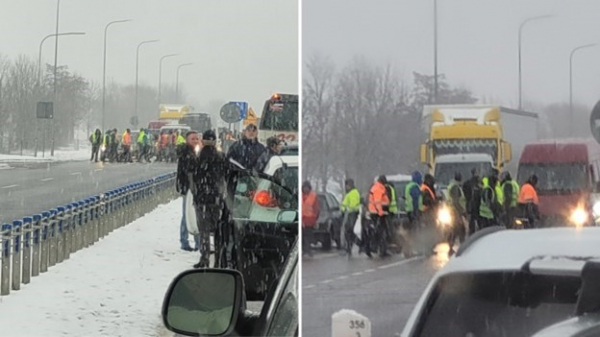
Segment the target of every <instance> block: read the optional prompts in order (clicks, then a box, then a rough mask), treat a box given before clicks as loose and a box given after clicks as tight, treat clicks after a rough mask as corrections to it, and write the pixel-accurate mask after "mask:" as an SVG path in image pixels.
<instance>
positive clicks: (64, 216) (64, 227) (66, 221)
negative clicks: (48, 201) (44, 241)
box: [56, 206, 71, 262]
mask: <svg viewBox="0 0 600 337" xmlns="http://www.w3.org/2000/svg"><path fill="white" fill-rule="evenodd" d="M56 210H57V211H58V214H57V219H58V221H59V222H58V223H59V225H58V226H59V232H60V237H61V241H62V255H61V256H59V262H62V261H64V260H68V259H69V257H70V255H71V216H70V214H69V211H68V208H67V207H66V206H59V207H57V208H56Z"/></svg>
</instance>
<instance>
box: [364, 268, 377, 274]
mask: <svg viewBox="0 0 600 337" xmlns="http://www.w3.org/2000/svg"><path fill="white" fill-rule="evenodd" d="M374 271H375V269H367V270H365V273H372V272H374Z"/></svg>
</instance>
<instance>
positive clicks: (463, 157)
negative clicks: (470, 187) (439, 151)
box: [433, 153, 494, 199]
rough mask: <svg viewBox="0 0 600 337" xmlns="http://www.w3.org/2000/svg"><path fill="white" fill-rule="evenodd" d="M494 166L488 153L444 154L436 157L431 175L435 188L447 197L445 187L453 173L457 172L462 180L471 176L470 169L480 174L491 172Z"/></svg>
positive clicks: (446, 187) (452, 177)
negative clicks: (433, 178)
mask: <svg viewBox="0 0 600 337" xmlns="http://www.w3.org/2000/svg"><path fill="white" fill-rule="evenodd" d="M493 167H494V159H493V158H492V156H491V155H489V154H484V153H465V154H445V155H441V156H438V157H437V158H436V161H435V164H434V166H433V176H434V177H435V182H436V185H437V188H436V190H437V191H441V192H442V193H443V196H444V197H445V199H447V195H446V193H447V189H448V185H449V184H450V181H452V179H454V174H455V173H456V172H459V173H460V174H461V175H462V179H463V181H466V180H467V179H469V178H470V177H471V170H472V169H476V170H477V172H479V174H480V175H485V174H487V173H488V172H491V170H492V168H493Z"/></svg>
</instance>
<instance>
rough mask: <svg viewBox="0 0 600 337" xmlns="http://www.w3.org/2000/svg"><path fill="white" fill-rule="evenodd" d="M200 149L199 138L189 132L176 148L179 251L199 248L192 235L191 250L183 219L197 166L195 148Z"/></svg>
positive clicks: (197, 239)
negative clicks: (181, 211) (193, 244)
mask: <svg viewBox="0 0 600 337" xmlns="http://www.w3.org/2000/svg"><path fill="white" fill-rule="evenodd" d="M199 147H200V137H199V136H198V133H197V132H196V131H190V132H188V133H187V134H186V137H185V144H181V145H180V146H179V147H178V148H177V154H178V161H177V182H176V187H177V192H179V193H180V194H181V195H182V196H183V198H182V199H183V216H182V217H181V225H180V226H179V242H180V244H181V249H183V250H186V251H193V250H195V251H197V250H198V248H199V247H200V237H199V235H194V241H195V242H196V247H195V248H194V249H192V247H190V244H189V242H188V235H189V233H188V230H187V225H186V219H185V212H186V202H187V200H186V199H187V193H188V190H189V189H190V186H193V184H192V182H191V180H192V176H193V173H194V170H195V168H196V166H197V165H198V155H197V148H199Z"/></svg>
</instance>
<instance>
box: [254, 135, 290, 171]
mask: <svg viewBox="0 0 600 337" xmlns="http://www.w3.org/2000/svg"><path fill="white" fill-rule="evenodd" d="M282 149H283V140H281V139H279V138H277V137H270V138H269V139H267V150H266V151H264V152H263V154H262V155H261V156H260V157H259V158H258V161H257V163H256V166H255V169H256V171H258V172H263V171H264V170H265V168H267V165H268V164H269V161H270V160H271V158H272V157H273V156H278V155H279V154H280V153H281V150H282Z"/></svg>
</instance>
